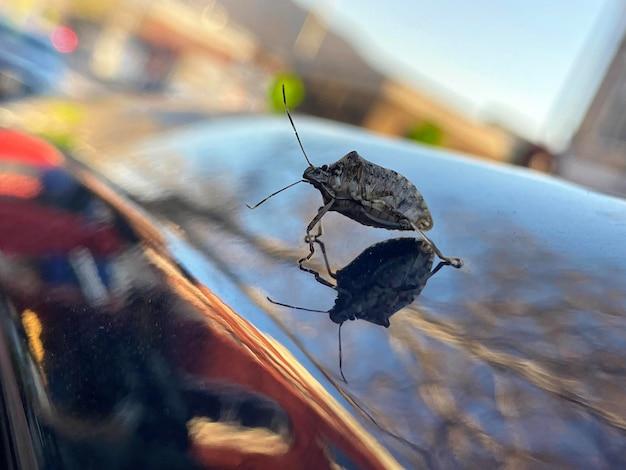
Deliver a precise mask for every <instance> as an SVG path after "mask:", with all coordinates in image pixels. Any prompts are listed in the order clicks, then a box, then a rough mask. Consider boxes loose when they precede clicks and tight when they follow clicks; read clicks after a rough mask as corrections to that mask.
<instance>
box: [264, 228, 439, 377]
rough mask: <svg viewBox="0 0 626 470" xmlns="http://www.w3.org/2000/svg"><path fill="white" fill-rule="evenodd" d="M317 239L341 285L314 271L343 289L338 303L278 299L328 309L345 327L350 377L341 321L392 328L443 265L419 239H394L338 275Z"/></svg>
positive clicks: (370, 250)
mask: <svg viewBox="0 0 626 470" xmlns="http://www.w3.org/2000/svg"><path fill="white" fill-rule="evenodd" d="M309 242H311V243H317V244H318V245H319V246H320V248H321V251H322V254H323V255H324V261H325V263H326V268H327V270H328V274H329V275H330V276H331V277H332V278H333V279H335V280H336V285H333V284H332V283H331V282H329V281H327V280H326V279H324V278H322V277H321V276H320V275H319V273H317V272H315V271H313V270H312V269H309V270H308V271H309V272H311V273H313V274H314V275H315V279H316V280H317V281H318V282H320V283H321V284H323V285H325V286H328V287H330V288H332V289H334V290H335V291H337V298H336V299H335V305H334V306H333V307H332V308H331V309H330V310H328V311H325V310H314V309H308V308H302V307H295V306H293V305H289V304H284V303H281V302H276V301H274V300H272V299H270V298H269V297H268V300H269V301H270V302H272V303H274V304H277V305H281V306H283V307H289V308H295V309H297V310H305V311H312V312H320V313H328V316H329V317H330V319H331V321H333V322H334V323H337V324H338V325H339V370H340V372H341V377H342V378H343V379H344V381H345V377H344V375H343V370H342V357H341V325H343V323H344V322H345V321H346V320H356V319H361V320H365V321H368V322H370V323H373V324H375V325H380V326H384V327H385V328H388V327H389V318H390V317H391V316H392V315H393V314H394V313H396V312H397V311H398V310H400V309H401V308H403V307H406V306H407V305H409V304H410V303H411V302H413V301H414V300H415V297H417V296H418V295H419V294H420V293H421V292H422V290H423V289H424V287H425V286H426V282H427V281H428V279H430V277H431V276H433V275H434V274H435V273H436V272H437V271H439V270H440V269H441V267H442V266H445V265H447V264H448V263H446V262H445V261H442V262H440V263H439V264H438V265H437V267H435V269H432V266H433V251H432V249H431V247H430V245H428V244H427V243H425V242H423V241H421V240H416V239H415V238H393V239H391V240H386V241H383V242H380V243H376V244H375V245H372V246H370V247H369V248H367V249H366V250H365V251H363V253H361V254H360V255H359V256H357V257H356V258H355V259H354V260H353V261H351V262H350V264H348V265H347V266H345V267H344V268H342V269H340V270H339V271H337V272H336V273H333V272H332V270H331V269H330V265H329V263H328V258H327V257H326V250H325V248H324V244H323V243H322V242H321V241H319V240H318V236H314V237H312V239H311V240H309Z"/></svg>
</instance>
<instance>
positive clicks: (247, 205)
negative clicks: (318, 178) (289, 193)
mask: <svg viewBox="0 0 626 470" xmlns="http://www.w3.org/2000/svg"><path fill="white" fill-rule="evenodd" d="M298 183H306V181H305V180H299V181H296V182H295V183H291V184H290V185H287V186H285V187H284V188H282V189H279V190H278V191H274V192H273V193H272V194H270V195H269V196H267V197H266V198H265V199H263V200H261V201H259V202H257V203H256V204H255V205H254V206H251V205H250V204H246V207H247V208H248V209H256V208H257V207H259V206H260V205H261V204H263V203H264V202H265V201H267V200H268V199H269V198H271V197H272V196H276V195H277V194H278V193H280V192H283V191H284V190H285V189H289V188H291V187H292V186H295V185H296V184H298Z"/></svg>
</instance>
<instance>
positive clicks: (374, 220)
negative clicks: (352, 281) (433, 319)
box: [248, 85, 463, 268]
mask: <svg viewBox="0 0 626 470" xmlns="http://www.w3.org/2000/svg"><path fill="white" fill-rule="evenodd" d="M283 102H284V104H285V111H286V112H287V116H288V117H289V121H290V122H291V125H292V127H293V130H294V132H295V133H296V138H297V139H298V143H299V144H300V148H301V149H302V153H303V154H304V158H305V159H306V161H307V163H308V164H309V167H308V168H307V169H306V170H304V174H303V175H302V178H303V179H302V180H300V181H297V182H296V183H292V184H290V185H289V186H286V187H284V188H283V189H280V190H279V191H276V192H274V193H272V194H270V195H269V196H267V197H266V198H265V199H263V200H262V201H261V202H259V203H258V204H256V205H254V206H248V207H249V208H250V209H254V208H256V207H258V206H259V205H261V204H263V203H264V202H265V201H267V200H268V199H269V198H270V197H272V196H274V195H276V194H278V193H279V192H281V191H284V190H285V189H287V188H290V187H291V186H293V185H295V184H298V183H301V182H306V183H309V184H312V185H313V186H314V187H315V188H317V189H318V190H319V191H320V192H321V193H322V198H323V199H324V205H323V206H322V207H320V208H319V210H318V212H317V215H316V216H315V217H314V218H313V220H311V222H310V223H309V225H308V226H307V240H308V243H309V254H308V255H307V256H306V257H305V258H302V259H300V261H299V264H300V267H302V263H303V262H304V261H307V260H309V259H310V258H311V256H313V253H314V244H313V242H312V241H311V237H310V232H311V230H312V229H313V228H314V227H315V225H317V223H318V222H319V221H320V220H321V218H322V217H323V216H324V214H326V212H328V211H335V212H339V213H340V214H343V215H345V216H346V217H349V218H350V219H353V220H356V221H357V222H360V223H362V224H364V225H369V226H372V227H379V228H386V229H389V230H415V231H416V232H418V233H419V234H420V235H421V236H422V237H423V238H424V240H426V242H427V243H428V244H429V245H430V246H431V247H432V249H433V251H434V252H435V253H436V254H437V256H439V258H441V259H442V260H443V261H445V262H446V263H447V264H451V265H452V266H454V267H455V268H460V267H461V266H462V265H463V262H462V260H461V259H460V258H449V257H447V256H444V255H443V254H442V253H441V251H439V249H438V248H437V246H436V245H435V244H434V243H433V242H432V241H431V240H430V239H429V238H428V237H427V236H426V235H425V234H424V231H426V230H430V229H431V228H432V226H433V220H432V217H431V215H430V211H429V210H428V207H427V206H426V203H425V202H424V198H423V197H422V195H421V194H420V192H419V191H418V190H417V188H416V187H415V186H414V185H413V183H411V182H410V181H409V180H408V179H406V178H405V177H404V176H402V175H400V174H399V173H397V172H395V171H393V170H389V169H387V168H383V167H381V166H378V165H376V164H374V163H371V162H368V161H367V160H365V159H364V158H363V157H361V156H360V155H359V154H358V153H357V152H356V151H352V152H350V153H348V154H346V155H345V156H344V157H342V158H341V159H340V160H338V161H336V162H335V163H333V164H332V165H322V166H321V167H315V166H313V165H312V164H311V162H310V161H309V158H308V156H307V154H306V152H305V151H304V147H303V146H302V142H301V141H300V136H299V135H298V131H297V130H296V127H295V125H294V123H293V119H291V115H290V114H289V110H288V108H287V98H286V97H285V86H284V85H283Z"/></svg>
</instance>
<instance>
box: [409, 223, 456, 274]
mask: <svg viewBox="0 0 626 470" xmlns="http://www.w3.org/2000/svg"><path fill="white" fill-rule="evenodd" d="M411 226H412V227H413V229H414V230H415V231H416V232H417V233H419V234H420V236H421V237H422V238H423V239H424V240H425V241H426V243H428V244H429V245H430V247H431V248H432V249H433V251H434V252H435V254H436V255H437V256H438V257H439V258H440V259H441V260H442V261H444V262H446V263H447V264H449V265H451V266H453V267H455V268H457V269H458V268H460V267H461V266H463V260H462V259H461V258H454V257H452V258H451V257H449V256H445V255H444V254H443V253H442V252H441V251H440V250H439V248H437V245H435V243H434V242H433V241H432V240H431V239H430V238H428V237H427V236H426V234H425V233H424V232H422V231H421V230H420V229H419V228H417V226H416V225H415V224H414V223H413V222H411Z"/></svg>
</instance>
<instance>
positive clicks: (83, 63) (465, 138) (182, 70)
mask: <svg viewBox="0 0 626 470" xmlns="http://www.w3.org/2000/svg"><path fill="white" fill-rule="evenodd" d="M12 1H16V2H18V3H19V1H20V0H12ZM33 1H34V2H35V3H36V4H37V5H38V7H37V8H36V11H37V12H38V13H37V14H41V15H43V16H45V15H48V16H54V17H55V19H54V21H57V22H58V23H59V24H66V25H69V26H70V27H71V28H72V30H73V31H76V33H77V37H78V38H79V39H80V41H79V43H78V48H77V49H76V51H74V52H73V53H72V54H70V55H68V57H67V61H68V62H69V63H71V64H72V67H73V69H74V70H76V71H78V72H79V73H81V74H83V75H85V76H86V77H87V78H88V79H90V80H93V81H94V83H99V84H102V85H103V86H104V87H105V88H106V89H107V90H110V89H114V90H117V91H120V92H122V93H124V92H131V93H137V92H138V91H139V92H142V93H158V94H159V96H161V97H163V96H165V97H175V98H177V99H181V100H184V99H185V98H187V101H188V102H189V104H190V105H191V106H193V107H196V108H202V109H205V110H207V111H212V112H225V111H239V112H251V111H252V112H260V111H264V110H267V105H268V102H269V101H268V90H269V89H270V85H271V83H272V81H273V77H276V76H277V75H278V74H280V73H284V72H293V73H295V74H296V75H297V76H298V77H300V78H301V80H302V82H303V83H304V88H305V90H306V92H305V96H304V100H303V102H302V103H301V104H300V106H299V108H298V110H299V111H301V112H304V113H308V114H311V115H315V116H319V117H323V118H327V119H333V120H337V121H342V122H346V123H350V124H354V125H358V126H364V127H366V128H368V129H370V130H372V131H375V132H378V133H381V134H385V135H391V136H398V137H404V138H409V139H412V140H414V141H417V142H421V143H426V144H430V145H435V146H443V147H446V148H449V149H453V150H457V151H460V152H464V153H469V154H474V155H478V156H481V157H486V158H490V159H495V160H500V161H513V160H514V157H513V156H514V154H515V152H516V149H517V147H518V143H519V140H518V139H517V138H515V137H514V136H513V135H512V134H511V133H509V132H508V131H506V130H504V129H502V128H498V127H495V126H491V125H488V124H484V123H481V122H478V121H475V120H472V119H470V118H468V117H467V116H464V115H463V114H462V113H460V112H458V111H455V110H454V109H453V108H452V107H450V106H447V105H445V104H443V103H442V102H441V101H440V100H438V99H436V98H434V97H433V96H430V95H429V94H428V93H426V92H424V91H419V90H416V89H414V88H413V87H411V86H409V85H407V84H404V83H400V82H398V81H396V80H394V79H393V77H389V75H388V73H386V71H385V70H382V69H380V68H378V67H376V66H374V65H372V64H370V63H369V62H368V61H367V60H366V59H365V58H364V56H363V54H361V52H360V50H359V49H358V48H357V47H356V46H355V45H354V44H352V43H351V42H350V41H349V40H347V39H346V38H345V37H344V34H343V33H342V31H340V30H338V29H336V28H332V27H330V26H329V25H328V24H327V23H326V22H325V20H324V12H323V11H321V10H320V11H308V10H307V9H305V8H303V7H302V6H300V5H299V4H297V3H294V2H293V1H292V0H280V1H276V0H228V1H227V2H226V1H221V2H220V1H217V0H126V1H122V0H110V1H106V2H100V1H89V0H33ZM50 12H54V14H53V15H52V14H51V13H50ZM88 95H89V96H91V95H93V93H89V94H88Z"/></svg>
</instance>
